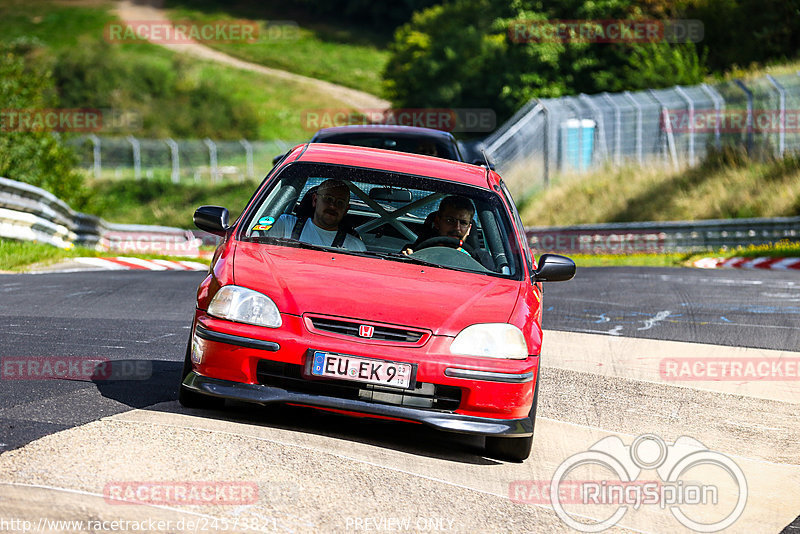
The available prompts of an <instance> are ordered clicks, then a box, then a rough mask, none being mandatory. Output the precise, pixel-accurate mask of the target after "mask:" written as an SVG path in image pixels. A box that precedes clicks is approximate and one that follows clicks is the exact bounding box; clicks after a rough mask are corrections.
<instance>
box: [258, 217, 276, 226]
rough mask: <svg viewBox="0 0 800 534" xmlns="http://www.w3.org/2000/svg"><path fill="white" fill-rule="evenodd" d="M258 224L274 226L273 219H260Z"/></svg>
mask: <svg viewBox="0 0 800 534" xmlns="http://www.w3.org/2000/svg"><path fill="white" fill-rule="evenodd" d="M258 224H266V225H273V224H275V218H274V217H261V218H260V219H259V220H258Z"/></svg>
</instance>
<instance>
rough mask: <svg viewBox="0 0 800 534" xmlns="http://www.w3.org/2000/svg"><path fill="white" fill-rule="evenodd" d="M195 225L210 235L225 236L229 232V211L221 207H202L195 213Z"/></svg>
mask: <svg viewBox="0 0 800 534" xmlns="http://www.w3.org/2000/svg"><path fill="white" fill-rule="evenodd" d="M193 219H194V225H195V226H197V227H198V228H199V229H201V230H203V231H205V232H208V233H210V234H214V235H218V236H223V237H224V236H225V233H226V232H227V231H228V228H229V226H228V210H227V208H223V207H221V206H200V207H199V208H197V210H196V211H195V212H194V217H193Z"/></svg>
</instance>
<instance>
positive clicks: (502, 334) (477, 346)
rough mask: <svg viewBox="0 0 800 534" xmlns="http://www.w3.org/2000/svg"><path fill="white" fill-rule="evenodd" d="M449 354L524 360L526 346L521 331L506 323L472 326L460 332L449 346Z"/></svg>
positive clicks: (526, 351) (526, 354)
mask: <svg viewBox="0 0 800 534" xmlns="http://www.w3.org/2000/svg"><path fill="white" fill-rule="evenodd" d="M450 352H452V353H453V354H462V355H464V356H483V357H485V358H504V359H507V360H524V359H525V358H527V357H528V344H527V343H526V342H525V336H523V335H522V331H521V330H520V329H519V328H517V327H516V326H514V325H511V324H506V323H487V324H474V325H472V326H468V327H466V328H465V329H464V330H462V331H461V332H460V333H459V334H458V335H457V336H456V338H455V339H454V340H453V343H452V344H451V345H450Z"/></svg>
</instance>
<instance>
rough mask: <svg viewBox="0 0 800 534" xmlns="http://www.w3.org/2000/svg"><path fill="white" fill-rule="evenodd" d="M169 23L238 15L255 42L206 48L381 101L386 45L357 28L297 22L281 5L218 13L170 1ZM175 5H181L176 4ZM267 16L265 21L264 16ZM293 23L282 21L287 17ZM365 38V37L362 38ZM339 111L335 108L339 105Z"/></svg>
mask: <svg viewBox="0 0 800 534" xmlns="http://www.w3.org/2000/svg"><path fill="white" fill-rule="evenodd" d="M170 4H172V5H173V9H171V10H170V12H169V16H170V18H171V19H172V20H174V21H187V20H191V21H197V22H208V21H218V20H234V19H237V18H240V17H242V16H246V17H248V19H250V20H252V21H253V22H256V23H258V26H259V29H260V31H259V38H258V39H257V40H256V41H255V42H232V43H223V42H213V41H212V42H207V43H204V44H206V45H207V46H210V47H211V48H214V49H216V50H219V51H220V52H224V53H226V54H229V55H231V56H234V57H237V58H240V59H243V60H245V61H250V62H252V63H257V64H259V65H264V66H266V67H273V68H276V69H281V70H286V71H289V72H294V73H296V74H302V75H304V76H309V77H311V78H317V79H320V80H325V81H329V82H332V83H336V84H339V85H344V86H346V87H351V88H353V89H358V90H360V91H364V92H367V93H372V94H375V95H378V96H383V95H382V91H383V89H382V88H383V85H382V81H381V73H382V72H383V68H384V66H385V65H386V62H387V61H388V58H389V52H388V51H387V50H386V44H385V43H381V41H382V40H383V39H381V38H380V37H379V36H377V35H371V34H369V30H366V31H365V29H364V28H363V27H362V28H358V29H355V28H345V27H334V26H332V25H329V24H321V23H319V22H312V21H311V20H310V19H306V18H305V17H303V18H298V15H301V16H302V15H303V14H302V13H298V12H294V13H292V12H288V13H287V11H286V7H287V6H285V5H278V6H273V5H272V3H270V2H260V3H259V4H258V5H257V7H253V6H250V7H249V8H248V7H247V5H245V6H244V8H242V7H241V6H239V7H238V9H237V7H235V6H232V7H231V8H228V6H225V7H224V8H223V7H222V6H220V5H211V4H209V3H208V2H204V1H202V0H201V1H197V0H195V1H190V0H183V1H181V2H170V3H168V4H167V5H168V6H170ZM178 4H181V5H178ZM270 15H272V19H271V20H267V19H266V18H265V17H267V16H270ZM290 17H291V18H293V20H287V19H288V18H290ZM365 34H366V35H365ZM340 107H341V106H340Z"/></svg>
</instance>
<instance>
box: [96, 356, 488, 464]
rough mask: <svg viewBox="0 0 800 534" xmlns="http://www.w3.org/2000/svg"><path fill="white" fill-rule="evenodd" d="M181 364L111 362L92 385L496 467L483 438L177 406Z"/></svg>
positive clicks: (242, 407) (128, 399)
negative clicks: (487, 453) (109, 366)
mask: <svg viewBox="0 0 800 534" xmlns="http://www.w3.org/2000/svg"><path fill="white" fill-rule="evenodd" d="M182 368H183V364H182V362H175V361H160V360H117V361H114V362H112V369H111V370H110V372H106V375H107V376H104V377H100V378H98V379H96V380H93V381H94V382H95V384H96V386H97V389H98V391H99V392H100V394H101V395H103V397H107V398H110V399H113V400H115V401H117V402H120V403H123V404H125V405H127V406H130V407H131V408H138V409H142V408H149V409H151V410H153V411H159V412H165V413H180V414H188V415H196V416H202V417H206V418H209V419H217V420H220V421H229V422H233V423H242V424H248V425H258V426H262V427H270V428H279V429H281V430H290V431H296V432H303V433H305V434H316V435H320V436H326V437H331V438H334V439H341V440H347V441H353V442H358V443H365V444H369V445H374V446H377V447H382V448H385V449H393V450H396V451H400V452H405V453H409V454H415V455H419V456H426V457H431V458H438V459H441V460H446V461H451V462H460V463H468V464H475V465H498V464H500V463H501V462H498V461H495V460H492V459H489V458H484V457H483V454H484V450H483V448H484V438H483V437H480V436H469V435H463V434H454V433H453V434H451V433H447V432H441V431H438V430H434V429H431V428H427V427H425V426H423V425H418V424H412V423H404V422H395V421H382V420H378V419H369V418H354V417H349V416H344V415H338V414H334V413H327V412H321V411H319V410H314V409H311V408H301V407H295V406H281V405H276V406H261V405H257V404H248V403H243V402H233V401H227V402H226V405H225V408H224V409H223V410H197V409H189V408H184V407H183V406H181V405H180V404H178V402H177V399H178V384H179V382H180V375H181V371H182Z"/></svg>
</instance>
